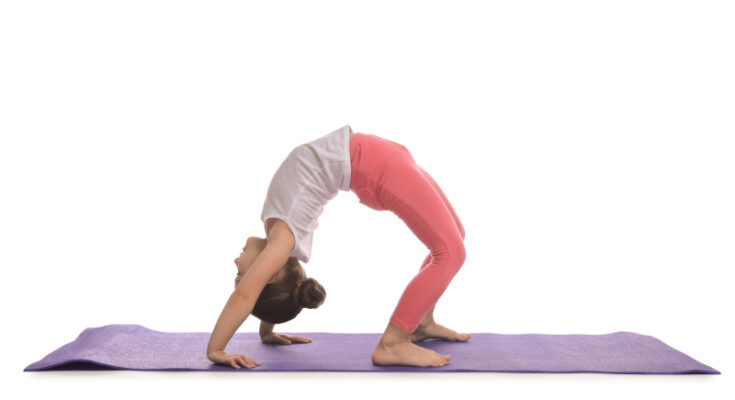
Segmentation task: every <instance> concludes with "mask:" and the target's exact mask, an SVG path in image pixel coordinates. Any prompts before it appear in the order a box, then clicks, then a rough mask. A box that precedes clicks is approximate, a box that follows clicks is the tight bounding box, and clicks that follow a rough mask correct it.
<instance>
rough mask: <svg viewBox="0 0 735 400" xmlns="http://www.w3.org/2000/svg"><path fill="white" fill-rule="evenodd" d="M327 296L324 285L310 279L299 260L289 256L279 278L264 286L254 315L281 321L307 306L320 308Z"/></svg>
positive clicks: (271, 320)
mask: <svg viewBox="0 0 735 400" xmlns="http://www.w3.org/2000/svg"><path fill="white" fill-rule="evenodd" d="M326 297H327V292H326V291H325V290H324V286H322V285H321V284H320V283H319V282H317V281H316V280H315V279H314V278H307V277H306V272H305V271H304V268H303V267H302V266H301V264H300V263H299V261H298V259H296V258H295V257H290V258H289V259H288V261H286V264H284V266H283V271H282V272H281V274H280V277H279V279H277V280H275V281H273V283H269V284H267V285H265V287H264V288H263V291H262V292H261V293H260V297H258V300H257V301H256V302H255V307H253V311H252V312H251V314H252V315H254V316H256V317H257V318H258V319H260V320H262V321H265V322H269V323H271V324H280V323H283V322H286V321H290V320H292V319H294V318H295V317H296V316H297V315H298V314H299V313H300V312H301V310H302V309H303V308H304V307H306V308H317V307H319V306H320V305H322V303H324V299H325V298H326Z"/></svg>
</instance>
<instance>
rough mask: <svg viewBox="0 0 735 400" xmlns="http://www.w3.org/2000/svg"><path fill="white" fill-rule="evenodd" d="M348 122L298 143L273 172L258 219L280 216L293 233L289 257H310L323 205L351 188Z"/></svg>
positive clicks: (264, 219)
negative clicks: (291, 249) (331, 130)
mask: <svg viewBox="0 0 735 400" xmlns="http://www.w3.org/2000/svg"><path fill="white" fill-rule="evenodd" d="M350 174H351V165H350V126H349V125H345V126H343V127H341V128H339V129H337V130H336V131H334V132H331V133H329V134H327V135H324V136H322V137H320V138H319V139H316V140H313V141H311V142H308V143H304V144H302V145H299V146H297V147H296V148H294V149H293V150H291V152H290V153H289V154H288V156H287V157H286V159H285V160H283V162H282V163H281V166H280V167H278V170H276V173H275V174H274V175H273V179H272V180H271V183H270V186H269V187H268V194H267V196H266V199H265V202H264V204H263V211H262V213H261V214H260V219H261V221H263V224H264V226H265V222H266V221H267V220H268V218H278V219H281V220H283V221H284V222H285V223H286V224H287V225H288V227H289V228H290V229H291V232H292V233H293V235H294V239H295V242H296V243H295V245H294V249H293V251H292V252H291V254H290V257H296V258H298V259H299V260H301V261H302V262H305V263H306V262H309V259H310V258H311V244H312V239H313V234H314V230H315V229H316V228H317V226H319V223H318V222H317V218H319V216H320V215H321V214H322V212H323V211H324V205H325V204H327V202H329V200H331V199H333V198H334V197H335V196H337V193H338V191H339V190H343V191H346V192H347V191H349V190H350Z"/></svg>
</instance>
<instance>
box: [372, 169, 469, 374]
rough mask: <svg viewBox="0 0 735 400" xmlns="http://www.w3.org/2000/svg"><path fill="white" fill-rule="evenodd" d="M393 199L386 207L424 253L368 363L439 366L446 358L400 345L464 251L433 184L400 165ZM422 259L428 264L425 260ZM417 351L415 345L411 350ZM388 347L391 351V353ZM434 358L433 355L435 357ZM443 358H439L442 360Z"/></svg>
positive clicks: (460, 261) (450, 215)
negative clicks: (416, 273)
mask: <svg viewBox="0 0 735 400" xmlns="http://www.w3.org/2000/svg"><path fill="white" fill-rule="evenodd" d="M393 172H394V175H392V177H394V178H395V179H394V180H393V181H392V182H393V183H392V187H384V188H383V189H384V190H385V191H391V189H393V190H394V191H392V195H393V196H394V198H393V199H392V201H390V202H389V203H390V209H391V211H393V212H394V213H395V214H396V215H397V216H398V217H400V218H401V219H402V220H403V221H404V222H405V223H406V225H407V226H408V227H409V228H410V229H411V230H412V231H413V232H414V234H415V235H416V236H417V238H418V239H419V240H421V241H422V242H423V243H424V244H425V245H426V246H427V247H428V248H429V250H430V252H431V253H430V255H429V256H428V257H427V258H426V259H425V260H424V262H425V265H424V266H423V267H422V268H421V270H420V271H419V273H418V275H416V277H414V279H413V280H411V282H410V283H409V284H408V286H407V287H406V289H405V290H404V292H403V294H402V296H401V298H400V300H399V302H398V305H397V306H396V309H395V310H394V312H393V315H392V316H391V318H390V324H389V325H388V328H387V329H386V332H385V334H384V335H383V337H382V338H381V342H380V343H379V344H378V347H377V348H376V351H375V352H374V353H373V362H374V363H376V364H398V365H417V366H440V365H444V364H445V363H446V362H448V356H439V355H438V354H436V353H433V352H431V353H433V354H428V353H426V351H428V350H427V349H422V350H423V351H424V352H423V353H422V352H420V351H419V350H418V349H417V348H413V347H411V346H406V342H408V343H410V336H411V333H412V332H414V331H415V330H416V328H417V327H418V325H419V323H420V322H421V320H422V318H426V316H427V314H429V312H430V310H431V309H433V306H434V304H435V303H436V301H437V300H438V299H439V297H440V296H441V295H442V293H443V292H444V291H445V289H446V287H447V286H448V285H449V282H450V281H451V280H452V278H453V277H454V276H455V275H456V273H457V272H458V271H459V269H460V267H461V266H462V264H463V263H464V259H465V249H464V244H463V242H462V235H461V231H460V229H459V226H458V225H457V223H456V222H455V217H454V216H453V213H452V212H451V211H450V210H449V208H448V207H447V205H446V204H445V201H444V199H443V198H442V196H441V195H440V194H439V192H438V191H437V190H436V189H435V188H434V186H433V184H432V183H431V182H430V181H429V180H428V179H427V178H426V177H425V176H424V174H423V173H422V172H421V171H420V170H419V169H418V168H416V164H415V163H413V164H406V165H405V168H404V167H403V166H401V167H400V168H397V169H395V170H393ZM427 260H428V263H427V262H426V261H427ZM416 347H418V346H416ZM391 348H393V349H395V350H396V351H393V352H391V351H390V349H391ZM437 356H438V357H437ZM442 358H443V360H442Z"/></svg>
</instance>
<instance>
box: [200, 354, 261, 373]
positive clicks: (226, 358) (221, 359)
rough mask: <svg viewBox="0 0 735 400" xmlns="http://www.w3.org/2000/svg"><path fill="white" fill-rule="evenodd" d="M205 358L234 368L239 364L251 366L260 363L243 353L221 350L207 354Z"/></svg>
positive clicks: (237, 367)
mask: <svg viewBox="0 0 735 400" xmlns="http://www.w3.org/2000/svg"><path fill="white" fill-rule="evenodd" d="M207 358H209V360H210V361H212V362H213V363H215V364H220V365H225V366H228V367H233V368H236V369H240V368H241V367H240V365H242V366H243V367H246V368H253V367H256V366H258V365H260V363H259V362H257V361H255V360H253V359H252V358H250V357H248V356H246V355H245V354H228V353H225V352H224V351H221V350H220V351H214V352H212V353H209V354H207Z"/></svg>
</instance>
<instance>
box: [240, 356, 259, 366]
mask: <svg viewBox="0 0 735 400" xmlns="http://www.w3.org/2000/svg"><path fill="white" fill-rule="evenodd" d="M243 360H244V361H245V362H247V364H248V368H253V367H256V366H258V365H260V363H259V362H257V361H255V360H253V359H252V358H250V357H248V356H246V355H243Z"/></svg>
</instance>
